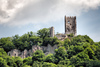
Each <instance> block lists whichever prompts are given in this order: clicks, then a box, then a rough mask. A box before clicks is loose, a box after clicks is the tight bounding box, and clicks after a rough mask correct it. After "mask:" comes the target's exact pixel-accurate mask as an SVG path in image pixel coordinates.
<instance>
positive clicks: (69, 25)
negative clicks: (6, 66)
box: [8, 16, 77, 58]
mask: <svg viewBox="0 0 100 67" xmlns="http://www.w3.org/2000/svg"><path fill="white" fill-rule="evenodd" d="M71 33H73V34H74V36H76V35H77V34H76V16H75V17H66V16H65V33H64V34H62V33H61V34H60V33H59V34H56V35H55V34H54V27H51V28H50V37H54V36H56V37H57V38H58V39H60V40H64V39H65V38H68V36H67V35H68V34H71ZM57 48H58V47H57V45H54V46H51V45H50V44H48V45H47V46H38V45H33V46H32V49H30V50H26V49H25V50H24V51H22V52H21V51H20V50H18V49H13V50H11V51H9V52H8V55H10V56H19V57H21V58H26V57H31V56H32V53H34V52H35V51H36V50H42V51H43V52H44V53H45V55H47V54H49V53H53V54H54V50H55V49H57Z"/></svg>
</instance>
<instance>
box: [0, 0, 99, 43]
mask: <svg viewBox="0 0 100 67" xmlns="http://www.w3.org/2000/svg"><path fill="white" fill-rule="evenodd" d="M65 15H66V16H76V18H77V34H78V35H79V34H80V35H88V36H90V37H91V38H92V39H93V40H94V41H95V42H98V41H100V0H0V38H1V37H11V36H14V35H15V34H18V35H23V34H25V33H27V32H29V31H33V32H36V31H37V30H39V29H41V28H49V27H51V26H54V28H55V33H56V32H59V33H64V30H65V29H64V16H65Z"/></svg>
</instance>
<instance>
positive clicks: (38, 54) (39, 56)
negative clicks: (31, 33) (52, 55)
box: [32, 50, 45, 62]
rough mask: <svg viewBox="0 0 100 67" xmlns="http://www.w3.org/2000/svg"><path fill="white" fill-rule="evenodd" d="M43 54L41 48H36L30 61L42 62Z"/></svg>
mask: <svg viewBox="0 0 100 67" xmlns="http://www.w3.org/2000/svg"><path fill="white" fill-rule="evenodd" d="M44 57H45V54H44V53H43V51H42V50H37V51H36V52H35V53H33V56H32V62H34V61H39V62H42V61H43V60H44Z"/></svg>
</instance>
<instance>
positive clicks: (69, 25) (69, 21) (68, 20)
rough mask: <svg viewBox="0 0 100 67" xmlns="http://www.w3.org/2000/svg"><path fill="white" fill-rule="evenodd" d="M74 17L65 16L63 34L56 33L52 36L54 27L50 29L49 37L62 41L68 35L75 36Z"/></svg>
mask: <svg viewBox="0 0 100 67" xmlns="http://www.w3.org/2000/svg"><path fill="white" fill-rule="evenodd" d="M76 32H77V31H76V16H74V17H66V16H65V33H64V34H62V33H58V34H56V35H55V34H54V27H51V28H50V37H54V36H56V37H57V38H58V39H60V40H64V39H65V38H68V36H67V35H68V34H73V35H74V36H76V35H77V33H76Z"/></svg>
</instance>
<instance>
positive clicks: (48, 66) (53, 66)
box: [43, 62, 57, 67]
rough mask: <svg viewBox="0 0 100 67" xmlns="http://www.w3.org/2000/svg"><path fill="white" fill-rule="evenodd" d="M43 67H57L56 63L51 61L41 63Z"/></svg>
mask: <svg viewBox="0 0 100 67" xmlns="http://www.w3.org/2000/svg"><path fill="white" fill-rule="evenodd" d="M43 67H57V65H56V64H53V63H47V62H44V63H43Z"/></svg>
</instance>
